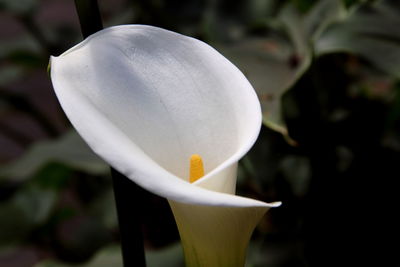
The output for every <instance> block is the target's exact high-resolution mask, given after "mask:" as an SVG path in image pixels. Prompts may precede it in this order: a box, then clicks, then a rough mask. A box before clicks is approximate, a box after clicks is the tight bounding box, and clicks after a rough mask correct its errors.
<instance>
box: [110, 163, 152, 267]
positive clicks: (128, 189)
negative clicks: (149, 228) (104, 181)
mask: <svg viewBox="0 0 400 267" xmlns="http://www.w3.org/2000/svg"><path fill="white" fill-rule="evenodd" d="M111 175H112V177H113V184H114V194H115V202H116V205H117V213H118V219H119V230H120V235H121V244H122V258H123V261H124V266H125V267H133V266H138V267H144V266H146V260H145V257H144V244H143V234H142V224H141V221H142V220H141V216H142V214H143V203H142V201H141V200H142V199H144V196H143V193H144V192H143V189H142V188H141V187H139V186H138V185H136V184H135V183H133V182H132V181H131V180H129V179H128V178H126V177H125V176H123V175H122V174H121V173H119V172H118V171H116V170H115V169H113V168H111Z"/></svg>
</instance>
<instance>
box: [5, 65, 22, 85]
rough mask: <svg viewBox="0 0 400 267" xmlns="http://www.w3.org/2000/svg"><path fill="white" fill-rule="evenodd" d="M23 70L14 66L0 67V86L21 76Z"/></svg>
mask: <svg viewBox="0 0 400 267" xmlns="http://www.w3.org/2000/svg"><path fill="white" fill-rule="evenodd" d="M22 74H23V70H22V69H21V68H20V67H16V66H7V67H5V68H1V69H0V86H1V87H3V86H6V85H7V84H8V83H10V82H13V81H15V80H17V79H19V78H21V76H22Z"/></svg>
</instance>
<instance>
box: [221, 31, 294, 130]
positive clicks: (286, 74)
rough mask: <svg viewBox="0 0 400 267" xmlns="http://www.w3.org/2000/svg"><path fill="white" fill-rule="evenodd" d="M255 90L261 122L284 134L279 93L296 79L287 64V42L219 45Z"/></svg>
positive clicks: (253, 41)
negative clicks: (260, 105) (259, 105)
mask: <svg viewBox="0 0 400 267" xmlns="http://www.w3.org/2000/svg"><path fill="white" fill-rule="evenodd" d="M219 49H220V50H221V51H222V53H223V54H224V55H225V56H227V57H228V58H229V59H230V60H232V62H233V63H235V64H236V65H237V66H238V68H239V69H240V70H241V71H243V73H244V74H245V75H246V77H247V78H248V79H249V80H250V82H251V84H252V85H253V87H254V88H255V89H256V91H257V93H258V96H259V98H260V100H261V104H262V108H263V115H264V123H266V124H267V125H268V126H270V127H271V128H273V129H274V130H277V131H279V132H281V133H282V134H285V135H286V134H287V131H286V128H285V126H284V123H283V120H282V117H281V99H280V98H281V96H282V94H283V93H284V92H285V91H286V89H287V88H289V87H290V86H291V84H292V83H293V82H294V80H295V79H296V69H292V68H291V66H290V63H289V57H290V54H291V48H290V45H288V44H287V43H285V42H283V41H279V40H273V39H266V38H263V39H262V38H259V39H250V40H243V41H242V42H240V43H237V44H235V45H233V46H226V47H222V46H219Z"/></svg>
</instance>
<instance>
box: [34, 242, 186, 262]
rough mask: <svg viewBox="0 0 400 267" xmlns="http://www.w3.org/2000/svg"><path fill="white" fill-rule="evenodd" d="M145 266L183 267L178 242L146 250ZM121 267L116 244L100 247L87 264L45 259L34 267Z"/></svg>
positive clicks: (120, 258) (119, 253) (119, 252)
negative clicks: (72, 263) (154, 249)
mask: <svg viewBox="0 0 400 267" xmlns="http://www.w3.org/2000/svg"><path fill="white" fill-rule="evenodd" d="M146 262H147V267H183V266H184V262H183V254H182V248H181V245H180V244H179V243H177V244H174V245H171V246H168V247H166V248H164V249H161V250H157V251H146ZM103 266H104V267H110V266H113V267H122V256H121V250H120V247H118V246H110V247H107V248H104V249H102V250H101V251H100V252H98V253H97V255H96V256H95V257H94V258H93V259H92V260H91V261H90V262H89V263H87V264H80V265H69V264H63V263H60V262H56V261H52V260H46V261H44V262H41V263H39V264H37V265H35V267H103Z"/></svg>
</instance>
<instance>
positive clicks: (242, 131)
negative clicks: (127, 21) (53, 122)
mask: <svg viewBox="0 0 400 267" xmlns="http://www.w3.org/2000/svg"><path fill="white" fill-rule="evenodd" d="M51 78H52V82H53V86H54V89H55V91H56V94H57V97H58V99H59V101H60V103H61V105H62V107H63V109H64V111H65V113H66V114H67V116H68V118H69V119H70V120H71V122H72V124H73V125H74V127H75V128H76V129H77V130H78V132H79V133H80V134H81V135H82V137H83V138H84V139H85V141H86V142H87V143H88V144H89V146H90V147H91V148H92V149H93V150H94V151H95V152H96V153H97V154H98V155H100V156H101V157H102V158H103V159H105V160H106V161H107V162H108V163H109V164H110V165H112V166H113V167H114V168H115V169H117V170H118V171H119V172H121V173H123V174H124V175H126V176H127V177H128V178H130V179H132V180H133V181H134V182H136V183H137V184H139V185H140V186H142V187H144V188H146V189H147V190H149V191H151V192H153V193H155V194H158V195H160V196H163V197H165V198H168V199H170V200H173V201H177V202H181V203H191V204H196V205H212V206H233V207H247V206H253V207H264V208H266V207H270V206H271V205H270V204H267V203H264V202H261V201H256V200H252V199H247V198H242V197H238V196H233V195H229V194H223V193H218V192H213V191H210V190H207V189H212V188H209V187H208V186H207V184H208V185H209V184H210V183H211V184H212V183H216V181H217V180H216V179H218V177H225V178H226V177H228V176H229V177H232V175H228V176H227V175H221V173H222V174H223V173H224V171H225V170H227V169H229V167H230V166H233V165H235V164H236V163H237V161H238V160H239V159H240V158H241V157H242V156H243V155H244V154H245V153H246V152H247V151H248V150H249V149H250V147H251V146H252V145H253V143H254V142H255V140H256V138H257V136H258V133H259V129H260V125H261V112H260V106H259V101H258V99H257V97H256V94H255V92H254V90H253V88H252V87H251V85H250V84H249V82H248V81H247V79H246V78H245V77H244V75H243V74H242V73H241V72H240V71H239V70H238V69H237V68H236V67H235V66H234V65H233V64H232V63H230V62H229V61H228V60H227V59H226V58H224V57H223V56H222V55H220V54H219V53H218V52H217V51H216V50H214V49H213V48H212V47H210V46H208V45H207V44H205V43H203V42H201V41H198V40H196V39H193V38H190V37H186V36H183V35H180V34H177V33H173V32H170V31H167V30H163V29H160V28H156V27H151V26H143V25H124V26H117V27H111V28H108V29H105V30H102V31H100V32H98V33H96V34H94V35H92V36H90V37H89V38H87V39H86V40H85V41H83V42H81V43H80V44H78V45H76V46H75V47H73V48H71V49H70V50H68V51H67V52H65V53H64V54H62V55H60V56H59V57H52V58H51ZM194 153H196V154H200V155H201V156H202V157H203V161H204V165H205V172H206V175H205V176H204V177H203V178H202V179H200V180H198V184H199V186H194V185H192V184H189V183H188V182H187V178H186V177H187V176H188V173H189V171H188V168H189V164H188V159H189V157H190V155H191V154H194ZM225 172H226V171H225ZM215 177H217V178H215ZM229 177H228V178H226V179H227V181H228V180H229V179H231V180H232V179H235V178H229ZM211 180H215V181H214V182H212V181H211ZM210 181H211V182H210ZM229 183H231V184H232V181H230V182H229ZM202 184H203V186H204V187H205V188H206V189H203V188H201V185H202ZM233 184H234V183H233ZM228 191H229V192H230V193H232V189H230V190H228Z"/></svg>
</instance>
